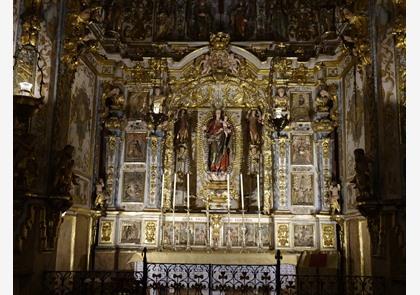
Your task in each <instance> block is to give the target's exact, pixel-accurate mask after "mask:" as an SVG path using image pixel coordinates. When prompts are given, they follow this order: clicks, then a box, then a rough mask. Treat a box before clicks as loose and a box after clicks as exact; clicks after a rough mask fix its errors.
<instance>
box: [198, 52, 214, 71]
mask: <svg viewBox="0 0 420 295" xmlns="http://www.w3.org/2000/svg"><path fill="white" fill-rule="evenodd" d="M198 67H199V68H200V69H201V68H202V70H201V75H208V74H209V73H210V71H211V63H210V55H208V54H207V55H205V56H204V59H202V60H201V61H200V63H199V64H198Z"/></svg>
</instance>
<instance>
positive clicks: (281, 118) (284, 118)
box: [269, 108, 289, 137]
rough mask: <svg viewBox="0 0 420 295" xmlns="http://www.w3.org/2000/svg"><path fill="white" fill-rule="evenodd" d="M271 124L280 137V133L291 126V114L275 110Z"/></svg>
mask: <svg viewBox="0 0 420 295" xmlns="http://www.w3.org/2000/svg"><path fill="white" fill-rule="evenodd" d="M269 123H270V124H271V126H273V128H274V130H276V133H277V136H278V137H280V133H281V132H282V131H283V129H284V128H286V126H287V125H288V124H289V113H288V112H285V111H283V110H282V108H275V109H274V114H273V116H272V117H271V118H270V120H269Z"/></svg>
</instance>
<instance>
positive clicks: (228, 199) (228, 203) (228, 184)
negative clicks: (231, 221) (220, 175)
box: [227, 174, 230, 210]
mask: <svg viewBox="0 0 420 295" xmlns="http://www.w3.org/2000/svg"><path fill="white" fill-rule="evenodd" d="M229 186H230V182H229V174H228V175H227V206H228V210H229V209H230V188H229Z"/></svg>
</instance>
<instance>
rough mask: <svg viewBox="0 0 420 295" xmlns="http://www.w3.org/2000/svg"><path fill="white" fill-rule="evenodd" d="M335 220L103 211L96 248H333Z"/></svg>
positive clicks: (232, 249) (248, 249) (165, 249)
mask: <svg viewBox="0 0 420 295" xmlns="http://www.w3.org/2000/svg"><path fill="white" fill-rule="evenodd" d="M335 228H336V227H335V223H334V222H332V221H331V220H330V218H329V216H326V215H317V216H313V215H300V216H298V217H297V216H294V215H292V214H290V215H278V216H274V217H271V216H266V215H261V216H258V214H244V215H243V216H242V215H241V214H236V213H235V214H230V215H229V214H228V213H227V212H222V211H220V210H219V211H210V212H209V213H208V214H206V213H205V212H203V213H193V214H190V215H188V214H187V213H175V214H173V213H172V212H167V213H164V214H162V213H161V212H139V213H134V212H133V213H121V214H117V212H108V216H107V217H104V218H102V219H101V221H100V229H99V248H115V247H120V248H127V249H130V248H139V247H148V248H149V249H159V250H163V251H174V250H193V251H204V250H206V251H218V250H223V251H233V252H235V251H250V252H255V251H256V252H260V251H263V250H264V251H267V250H270V249H283V250H287V251H289V250H290V251H304V250H336V232H335V230H336V229H335Z"/></svg>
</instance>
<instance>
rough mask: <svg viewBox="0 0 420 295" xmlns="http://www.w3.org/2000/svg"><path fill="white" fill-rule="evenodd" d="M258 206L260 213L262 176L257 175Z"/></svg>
mask: <svg viewBox="0 0 420 295" xmlns="http://www.w3.org/2000/svg"><path fill="white" fill-rule="evenodd" d="M257 204H258V212H260V174H257Z"/></svg>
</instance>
